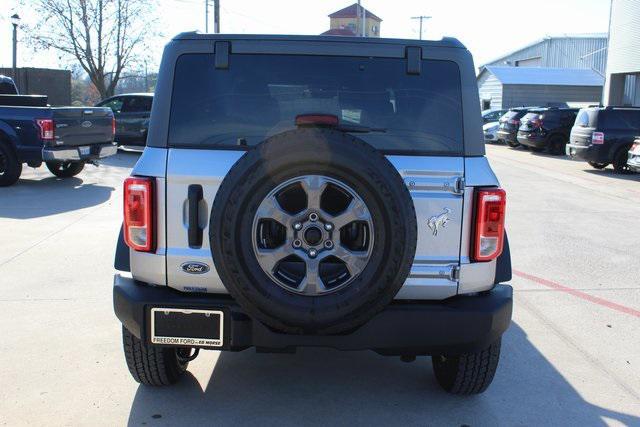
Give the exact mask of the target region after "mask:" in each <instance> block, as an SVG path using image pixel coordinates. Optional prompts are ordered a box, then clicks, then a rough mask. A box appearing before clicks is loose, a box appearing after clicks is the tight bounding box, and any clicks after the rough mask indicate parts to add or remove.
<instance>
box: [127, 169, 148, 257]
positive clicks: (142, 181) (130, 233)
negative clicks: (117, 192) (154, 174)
mask: <svg viewBox="0 0 640 427" xmlns="http://www.w3.org/2000/svg"><path fill="white" fill-rule="evenodd" d="M153 184H154V179H153V178H147V177H136V176H133V177H129V178H127V179H126V180H125V181H124V225H123V226H124V240H125V242H126V243H127V246H129V247H130V248H131V249H134V250H136V251H141V252H151V251H153V250H155V235H154V232H155V231H154V224H153V222H154V215H153V203H154V200H153V199H154V197H153V187H154V185H153Z"/></svg>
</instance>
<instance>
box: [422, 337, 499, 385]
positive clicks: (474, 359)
mask: <svg viewBox="0 0 640 427" xmlns="http://www.w3.org/2000/svg"><path fill="white" fill-rule="evenodd" d="M431 360H432V362H433V371H434V373H435V375H436V380H438V383H439V384H440V386H441V387H442V388H443V389H444V390H445V391H447V392H449V393H452V394H479V393H482V392H483V391H485V390H486V389H487V387H489V385H490V384H491V382H492V381H493V377H494V375H495V373H496V370H497V368H498V361H499V360H500V339H498V341H496V342H494V343H493V344H491V345H490V346H489V347H487V348H485V349H484V350H480V351H478V352H476V353H466V354H462V355H458V356H444V355H438V356H433V357H432V358H431Z"/></svg>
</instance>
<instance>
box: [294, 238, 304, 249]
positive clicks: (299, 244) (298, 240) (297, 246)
mask: <svg viewBox="0 0 640 427" xmlns="http://www.w3.org/2000/svg"><path fill="white" fill-rule="evenodd" d="M300 246H302V241H301V240H300V239H296V240H294V241H293V247H294V248H299V247H300Z"/></svg>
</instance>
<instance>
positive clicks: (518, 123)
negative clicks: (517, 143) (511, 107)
mask: <svg viewBox="0 0 640 427" xmlns="http://www.w3.org/2000/svg"><path fill="white" fill-rule="evenodd" d="M509 123H510V124H512V125H516V126H519V125H520V120H517V119H509Z"/></svg>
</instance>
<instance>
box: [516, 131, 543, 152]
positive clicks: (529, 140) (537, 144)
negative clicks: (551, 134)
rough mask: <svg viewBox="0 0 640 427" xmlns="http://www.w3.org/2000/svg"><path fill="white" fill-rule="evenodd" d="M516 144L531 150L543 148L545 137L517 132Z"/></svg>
mask: <svg viewBox="0 0 640 427" xmlns="http://www.w3.org/2000/svg"><path fill="white" fill-rule="evenodd" d="M517 139H518V142H519V143H520V144H522V145H526V146H527V147H533V148H545V147H546V146H547V139H546V138H545V137H541V136H539V137H537V136H534V135H531V134H526V133H520V132H518V138H517Z"/></svg>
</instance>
